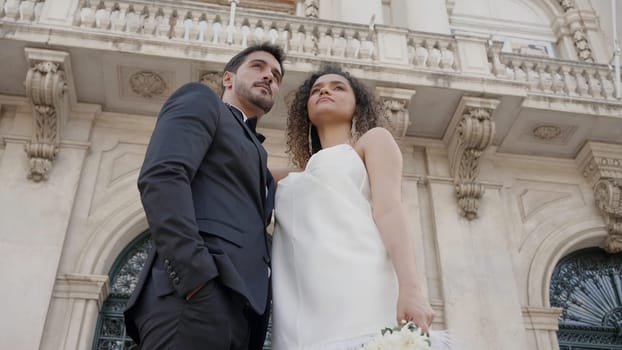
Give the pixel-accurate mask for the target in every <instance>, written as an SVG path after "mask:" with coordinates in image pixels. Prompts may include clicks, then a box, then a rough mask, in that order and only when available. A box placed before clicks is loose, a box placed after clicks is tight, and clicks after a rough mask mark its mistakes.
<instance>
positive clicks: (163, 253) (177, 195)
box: [138, 83, 220, 296]
mask: <svg viewBox="0 0 622 350" xmlns="http://www.w3.org/2000/svg"><path fill="white" fill-rule="evenodd" d="M219 105H220V102H219V98H218V97H217V96H216V94H214V93H213V92H212V91H211V90H210V89H209V88H208V87H206V86H205V85H203V84H199V83H190V84H186V85H184V86H182V87H181V88H179V89H178V90H177V91H176V92H175V93H173V95H172V96H171V97H169V99H168V100H167V101H166V102H165V104H164V105H163V107H162V110H161V111H160V115H159V116H158V120H157V123H156V126H155V128H154V130H153V135H152V136H151V140H150V142H149V146H148V147H147V152H146V154H145V161H144V163H143V166H142V168H141V171H140V175H139V178H138V188H139V190H140V194H141V200H142V203H143V207H144V209H145V214H146V216H147V221H148V223H149V228H150V231H151V237H152V238H153V242H154V244H155V247H156V250H157V252H158V258H159V259H160V260H161V262H162V263H163V264H164V266H165V267H166V268H167V271H168V272H169V274H168V276H169V279H170V281H171V284H172V286H173V287H174V288H175V290H176V291H177V293H178V294H179V295H180V296H186V295H187V294H188V293H189V292H190V291H191V290H193V289H194V288H196V287H197V286H201V285H203V284H204V283H205V282H206V281H208V280H210V279H212V278H214V277H215V276H216V275H217V274H218V272H217V270H216V266H215V264H214V261H213V258H212V256H211V254H210V253H209V252H208V250H207V247H206V246H205V245H204V244H203V239H202V238H201V236H200V234H199V230H198V226H197V223H196V217H195V210H194V201H193V196H192V189H191V183H192V179H193V178H194V176H195V174H196V172H197V170H198V168H199V166H200V164H201V162H202V160H203V158H204V157H205V154H206V153H207V151H208V150H209V148H210V145H211V143H212V140H213V138H214V134H215V132H216V128H217V125H218V121H219V118H220V112H219ZM169 268H170V271H169Z"/></svg>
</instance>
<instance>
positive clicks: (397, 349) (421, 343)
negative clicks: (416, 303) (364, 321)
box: [363, 322, 433, 350]
mask: <svg viewBox="0 0 622 350" xmlns="http://www.w3.org/2000/svg"><path fill="white" fill-rule="evenodd" d="M380 349H382V350H402V349H408V350H433V349H432V347H431V346H430V341H429V339H428V337H427V336H426V335H423V334H421V330H420V329H419V328H417V326H415V325H414V324H413V323H412V322H409V323H407V324H406V325H404V326H402V327H396V328H393V329H389V330H386V331H383V334H381V335H378V336H377V337H375V338H374V339H372V341H370V342H369V343H367V344H365V346H364V347H363V350H380Z"/></svg>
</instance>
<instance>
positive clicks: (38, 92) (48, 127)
mask: <svg viewBox="0 0 622 350" xmlns="http://www.w3.org/2000/svg"><path fill="white" fill-rule="evenodd" d="M25 51H26V59H27V60H28V63H29V65H30V69H29V70H28V73H27V75H26V82H25V83H24V84H25V86H26V94H27V95H28V98H29V99H30V104H31V108H32V112H33V114H32V120H33V122H32V126H33V131H32V137H31V140H30V142H28V143H27V144H26V146H25V151H26V154H27V155H28V159H29V160H30V161H29V163H30V169H29V171H28V179H31V180H33V181H35V182H39V181H42V180H47V177H48V172H49V170H50V169H51V168H52V164H53V163H54V160H55V159H56V156H57V155H58V150H59V144H60V130H61V127H62V126H63V125H64V123H65V122H66V121H67V119H68V117H67V115H68V113H69V96H68V94H66V92H67V91H68V85H67V82H68V81H69V80H68V79H67V75H66V70H67V68H68V66H69V54H68V53H65V52H58V51H50V50H41V49H31V48H26V49H25Z"/></svg>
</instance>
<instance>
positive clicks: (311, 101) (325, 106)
mask: <svg viewBox="0 0 622 350" xmlns="http://www.w3.org/2000/svg"><path fill="white" fill-rule="evenodd" d="M380 111H381V110H380V108H379V106H378V104H377V102H376V101H375V99H374V97H373V95H372V94H371V93H370V92H369V90H368V89H367V88H366V87H365V86H364V85H363V84H362V83H361V82H360V81H359V80H357V79H356V78H354V77H352V76H351V75H350V74H349V73H347V72H344V71H342V70H341V69H339V68H336V67H326V68H324V69H323V70H321V71H319V72H317V73H314V74H312V75H311V77H310V78H309V79H308V80H307V81H305V82H304V83H303V85H302V86H301V87H300V88H299V89H298V91H297V92H296V95H295V98H294V101H293V103H292V105H291V107H290V110H289V117H288V121H287V130H288V131H287V145H288V152H290V153H291V154H292V156H293V162H294V165H296V166H298V167H300V168H303V169H304V171H301V172H292V173H289V175H287V176H286V177H285V178H283V179H282V180H280V181H279V182H278V189H277V193H276V211H275V212H276V227H275V232H274V236H273V246H272V257H273V258H272V268H273V278H272V287H273V292H274V301H273V334H272V344H273V349H275V350H293V349H360V347H361V346H362V345H363V344H364V343H366V342H367V341H369V340H370V338H371V337H373V335H374V334H377V333H378V331H379V330H380V329H382V328H384V327H387V326H394V325H396V324H397V323H398V322H399V321H402V320H407V321H413V322H414V323H415V324H416V325H418V326H419V327H421V328H422V329H423V330H424V331H426V332H427V331H428V329H429V326H430V324H431V323H432V319H433V317H434V313H433V311H432V308H431V307H430V304H429V303H428V301H427V299H426V298H425V297H424V294H423V292H422V290H421V287H420V284H419V281H420V277H419V276H418V274H417V270H416V266H415V253H414V245H413V241H412V239H411V234H410V231H409V228H408V227H407V222H406V214H405V211H404V209H403V207H402V203H401V176H402V156H401V152H400V150H399V148H398V146H397V144H396V143H395V141H394V139H393V137H392V136H391V134H390V133H389V132H388V131H387V130H386V129H383V128H380V127H376V123H377V120H378V118H379V116H380V113H381V112H380ZM283 175H285V174H281V176H279V174H278V172H275V178H277V179H278V178H279V177H282V176H283Z"/></svg>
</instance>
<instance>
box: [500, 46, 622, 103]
mask: <svg viewBox="0 0 622 350" xmlns="http://www.w3.org/2000/svg"><path fill="white" fill-rule="evenodd" d="M497 46H498V45H497ZM489 61H490V66H491V73H492V74H493V75H494V76H495V77H497V78H499V79H508V80H513V81H517V82H524V83H526V85H527V88H528V90H529V91H530V92H531V93H536V94H545V95H556V96H562V97H571V98H577V97H579V98H581V97H582V98H588V99H596V100H611V101H617V99H616V93H615V71H614V70H613V69H612V68H611V67H609V66H607V65H603V64H594V63H589V62H579V61H565V60H559V59H551V58H543V57H535V56H526V55H517V54H511V53H503V52H499V50H498V49H495V48H494V47H493V48H492V49H491V50H490V54H489Z"/></svg>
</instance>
